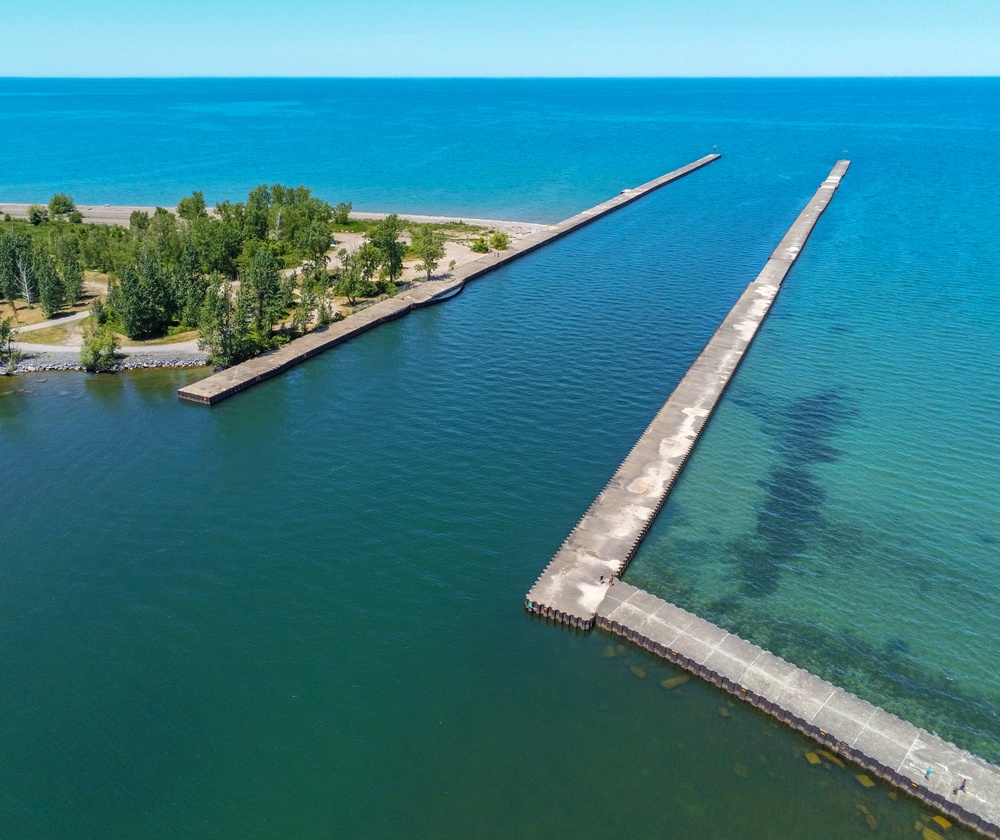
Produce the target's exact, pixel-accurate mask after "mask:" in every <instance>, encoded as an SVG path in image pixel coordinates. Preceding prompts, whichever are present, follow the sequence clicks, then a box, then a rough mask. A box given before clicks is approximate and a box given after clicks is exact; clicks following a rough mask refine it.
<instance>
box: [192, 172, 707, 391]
mask: <svg viewBox="0 0 1000 840" xmlns="http://www.w3.org/2000/svg"><path fill="white" fill-rule="evenodd" d="M720 157H721V155H717V154H711V155H706V156H705V157H703V158H699V159H698V160H696V161H694V162H692V163H689V164H687V165H686V166H682V167H681V168H680V169H675V170H674V171H673V172H668V173H667V174H666V175H661V176H660V177H659V178H655V179H654V180H652V181H648V182H646V183H645V184H642V185H640V186H638V187H634V188H632V189H627V190H622V191H621V192H620V193H619V194H618V195H616V196H615V197H614V198H611V199H608V200H607V201H605V202H602V203H601V204H598V205H597V206H596V207H591V208H590V209H589V210H584V211H583V212H582V213H578V214H577V215H575V216H572V217H571V218H569V219H565V220H564V221H562V222H559V223H558V224H555V225H551V226H550V227H547V228H546V229H545V230H541V231H539V232H538V233H534V234H531V235H529V236H526V237H525V238H524V239H521V240H520V241H518V242H516V243H514V244H513V245H512V246H511V247H510V248H509V249H508V250H506V251H502V252H498V253H497V254H496V255H487V256H484V257H482V258H481V259H478V260H474V261H473V262H470V263H467V264H466V265H464V266H461V267H460V268H457V269H456V270H455V271H454V272H453V273H452V274H450V275H449V276H448V277H446V278H444V279H442V280H430V281H428V282H425V283H421V284H419V285H418V286H416V287H415V288H413V289H409V290H407V291H406V292H403V293H402V294H399V295H397V296H396V297H393V298H389V299H388V300H383V301H380V302H379V303H376V304H373V305H372V306H369V307H368V308H366V309H363V310H361V311H360V312H356V313H354V314H353V315H350V316H349V317H347V318H345V319H344V320H343V321H340V322H338V323H336V324H332V325H330V326H329V327H327V328H326V329H323V330H317V331H316V332H312V333H309V334H308V335H305V336H303V337H302V338H297V339H295V340H294V341H291V342H289V343H288V344H286V345H285V346H284V347H280V348H278V349H277V350H274V351H272V352H270V353H265V354H264V355H262V356H257V357H256V358H254V359H250V360H248V361H246V362H242V363H241V364H238V365H234V366H233V367H231V368H227V369H225V370H221V371H219V372H218V373H215V374H213V375H211V376H209V377H207V378H206V379H202V380H201V381H199V382H195V383H193V384H191V385H187V386H185V387H183V388H181V389H180V390H178V392H177V395H178V396H179V397H180V398H181V399H185V400H191V401H192V402H197V403H202V404H204V405H212V404H214V403H217V402H219V401H221V400H224V399H225V398H226V397H231V396H232V395H233V394H237V393H239V392H240V391H242V390H244V389H246V388H249V387H250V386H251V385H255V384H257V383H258V382H263V381H264V380H265V379H270V378H271V377H272V376H276V375H277V374H279V373H281V372H282V371H284V370H287V369H288V368H290V367H292V366H293V365H297V364H298V363H299V362H302V361H305V360H306V359H309V358H311V357H312V356H315V355H316V354H318V353H322V352H323V351H324V350H328V349H330V348H331V347H335V346H337V345H338V344H342V343H343V342H345V341H347V340H348V339H351V338H353V337H354V336H356V335H360V334H361V333H363V332H367V331H368V330H370V329H372V328H373V327H377V326H378V325H379V324H382V323H385V322H386V321H391V320H394V319H395V318H399V317H401V316H403V315H405V314H406V313H408V312H410V311H411V310H413V309H417V308H419V307H421V306H428V305H429V304H432V303H437V302H438V301H441V300H445V299H447V298H449V297H452V296H454V295H456V294H458V293H459V292H460V291H461V290H462V289H463V288H464V286H465V284H466V283H468V282H469V281H470V280H475V279H476V278H478V277H482V276H483V275H484V274H487V273H489V272H491V271H494V270H496V269H497V268H499V267H500V266H502V265H507V264H508V263H510V262H512V261H513V260H516V259H518V258H519V257H523V256H524V255H525V254H530V253H531V252H532V251H535V250H537V249H539V248H541V247H542V246H543V245H548V244H549V243H550V242H553V241H554V240H556V239H559V238H560V237H563V236H565V235H566V234H568V233H572V232H573V231H575V230H577V229H578V228H581V227H583V226H584V225H587V224H589V223H590V222H593V221H596V220H597V219H600V218H601V217H602V216H606V215H607V214H608V213H611V212H613V211H615V210H617V209H619V208H620V207H624V206H625V205H626V204H631V203H632V202H633V201H636V200H637V199H639V198H642V197H643V196H644V195H648V194H649V193H651V192H653V191H654V190H657V189H659V188H660V187H663V186H666V185H667V184H669V183H671V182H672V181H676V180H677V179H678V178H683V177H684V176H685V175H688V174H690V173H692V172H694V171H695V170H698V169H701V168H702V167H703V166H707V165H708V164H710V163H712V162H713V161H716V160H718V159H719V158H720Z"/></svg>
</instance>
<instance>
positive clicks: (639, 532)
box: [526, 160, 850, 630]
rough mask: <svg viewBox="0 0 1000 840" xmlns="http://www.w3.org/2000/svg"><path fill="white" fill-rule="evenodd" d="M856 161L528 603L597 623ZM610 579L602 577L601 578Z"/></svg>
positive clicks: (750, 294) (585, 625) (818, 197)
mask: <svg viewBox="0 0 1000 840" xmlns="http://www.w3.org/2000/svg"><path fill="white" fill-rule="evenodd" d="M849 165H850V164H849V162H848V161H846V160H842V161H838V162H837V164H836V165H835V166H834V167H833V170H832V171H831V172H830V175H829V176H828V177H827V179H826V180H825V181H824V182H823V183H822V184H821V185H820V187H819V189H818V190H817V191H816V194H815V195H814V196H813V197H812V199H811V200H810V201H809V203H808V204H807V205H806V207H805V209H804V210H803V211H802V212H801V213H800V214H799V216H798V218H797V219H796V220H795V221H794V222H793V223H792V226H791V227H790V228H789V230H788V233H786V234H785V236H784V238H783V239H782V240H781V242H780V243H779V244H778V247H777V248H775V249H774V252H773V253H772V254H771V257H770V259H769V260H768V261H767V264H766V265H765V266H764V269H763V271H761V273H760V274H759V275H758V276H757V279H756V280H754V281H753V282H752V283H751V284H750V285H749V286H747V288H746V290H745V291H744V292H743V294H742V295H741V296H740V298H739V300H737V301H736V305H735V306H734V307H733V308H732V310H731V311H730V312H729V314H728V315H727V316H726V318H725V320H724V321H723V322H722V325H721V326H720V327H719V328H718V329H717V330H716V331H715V334H714V335H713V336H712V338H711V339H710V340H709V342H708V344H707V345H706V346H705V349H704V350H702V351H701V354H700V355H699V356H698V358H697V359H695V361H694V364H692V365H691V367H690V369H689V370H688V372H687V373H686V374H685V375H684V378H683V379H682V380H681V381H680V384H679V385H678V386H677V388H676V389H675V390H674V392H673V394H671V395H670V398H669V399H668V400H667V402H666V403H665V404H664V406H663V408H661V409H660V411H659V412H658V413H657V415H656V417H654V418H653V422H652V423H650V424H649V427H648V428H647V429H646V431H645V432H644V433H643V435H642V437H640V438H639V441H638V443H636V445H635V446H634V447H633V449H632V451H631V452H629V454H628V455H627V456H626V458H625V460H624V461H623V462H622V464H621V466H620V467H619V468H618V470H617V471H616V472H615V474H614V475H613V476H612V477H611V480H610V481H609V482H608V484H607V486H606V487H605V488H604V490H603V491H602V492H601V494H600V495H599V496H598V497H597V498H596V499H595V500H594V503H593V504H592V505H591V506H590V509H589V510H588V511H587V512H586V513H585V514H584V516H583V518H582V519H581V520H580V521H579V523H577V526H576V527H575V528H574V529H573V531H572V532H571V533H570V535H569V537H567V538H566V541H565V542H564V543H563V545H562V547H561V548H560V549H559V551H558V552H557V553H556V555H555V557H553V558H552V561H551V562H550V563H549V565H548V566H546V568H545V570H544V571H543V572H542V574H541V576H540V577H539V578H538V580H537V581H536V583H535V585H534V586H533V587H532V588H531V591H530V592H528V595H527V598H526V605H527V608H528V609H529V610H530V611H531V612H534V613H538V614H540V615H545V616H548V617H550V618H553V619H555V620H557V621H561V622H563V623H565V624H569V625H572V626H574V627H578V628H580V629H583V630H586V629H589V628H590V627H592V626H593V623H594V616H595V615H596V613H597V607H598V605H599V604H600V603H601V600H602V599H603V598H604V595H605V593H606V592H607V588H608V583H607V582H608V581H609V580H610V579H611V577H612V576H620V575H621V573H622V572H623V571H624V570H625V567H626V566H627V565H628V563H629V561H630V560H631V559H632V555H633V554H634V553H635V550H636V548H637V547H638V545H639V543H640V541H641V540H642V538H643V537H644V536H645V535H646V531H647V530H648V529H649V526H650V525H651V524H652V522H653V519H654V518H655V517H656V514H657V513H658V512H659V510H660V508H661V507H662V506H663V502H664V501H665V500H666V498H667V494H668V493H669V492H670V488H671V487H672V486H673V484H674V481H675V480H676V479H677V476H678V475H679V474H680V471H681V469H682V468H683V467H684V464H685V462H686V461H687V458H688V456H689V455H690V454H691V450H692V449H694V445H695V443H696V442H697V441H698V436H699V435H700V434H701V432H702V430H703V429H704V428H705V425H706V423H708V418H709V417H710V416H711V414H712V410H713V409H714V408H715V406H716V403H718V401H719V398H720V397H721V396H722V393H723V391H725V389H726V386H727V385H728V384H729V380H730V378H731V377H732V375H733V374H734V373H735V372H736V368H737V366H738V365H739V363H740V361H741V360H742V358H743V355H744V354H745V353H746V351H747V349H748V348H749V347H750V342H751V341H753V338H754V336H755V335H756V334H757V330H758V328H759V327H760V325H761V324H762V323H763V321H764V318H765V316H766V315H767V313H768V311H769V310H770V308H771V304H772V303H773V301H774V298H775V296H776V295H777V294H778V289H779V288H780V287H781V283H782V281H783V280H784V279H785V275H786V274H788V271H789V269H791V267H792V265H793V264H794V262H795V260H796V259H798V256H799V253H800V252H801V251H802V247H803V245H805V242H806V240H807V239H808V238H809V234H810V233H812V230H813V227H814V226H815V224H816V220H817V219H818V218H819V217H820V215H821V214H822V213H823V211H824V210H825V209H826V208H827V205H829V203H830V200H831V199H832V198H833V194H834V192H835V191H836V189H837V187H838V186H840V179H841V178H842V177H843V175H844V173H845V172H846V171H847V167H848V166H849ZM602 576H603V580H604V582H603V583H602V582H601V578H602Z"/></svg>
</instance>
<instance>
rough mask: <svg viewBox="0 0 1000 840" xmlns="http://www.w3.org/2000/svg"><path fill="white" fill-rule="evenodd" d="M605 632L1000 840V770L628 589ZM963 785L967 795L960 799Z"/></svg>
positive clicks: (618, 591) (614, 601) (609, 599)
mask: <svg viewBox="0 0 1000 840" xmlns="http://www.w3.org/2000/svg"><path fill="white" fill-rule="evenodd" d="M597 625H598V626H599V627H601V628H603V629H605V630H608V631H610V632H611V633H614V634H616V635H618V636H622V637H624V638H626V639H628V640H630V641H632V642H634V643H635V644H637V645H639V646H640V647H642V648H645V649H646V650H648V651H650V652H651V653H653V654H655V655H657V656H659V657H661V658H663V659H665V660H667V661H668V662H672V663H674V664H675V665H679V666H680V667H682V668H685V669H686V670H688V671H690V672H691V673H692V674H695V675H696V676H699V677H701V678H702V679H705V680H707V681H708V682H710V683H712V684H713V685H715V686H718V687H719V688H721V689H723V690H724V691H727V692H729V693H730V694H732V695H734V696H735V697H737V698H739V699H740V700H743V701H744V702H746V703H749V704H751V705H753V706H756V707H757V708H758V709H760V710H761V711H763V712H766V713H767V714H770V715H773V716H774V717H776V718H778V720H780V721H783V722H784V723H787V724H788V725H789V726H791V727H793V728H794V729H797V730H798V731H799V732H802V733H803V734H805V735H807V736H809V737H810V738H812V739H814V740H815V741H818V742H819V743H820V744H822V745H823V746H824V747H826V749H828V750H830V751H832V752H835V753H837V754H839V755H841V756H843V757H844V758H845V759H848V760H849V761H852V762H854V763H855V764H857V765H859V766H860V767H862V768H864V770H865V771H867V772H868V773H869V774H871V775H873V776H877V777H879V778H881V779H884V780H885V781H887V782H889V783H890V784H893V785H896V786H897V787H899V788H902V789H903V790H905V791H906V792H907V793H909V794H911V795H912V796H915V797H917V798H918V799H920V800H922V801H923V802H925V803H927V805H929V806H931V807H932V808H935V809H937V810H939V811H941V813H943V814H944V815H945V816H946V817H947V818H949V819H950V820H952V821H954V822H960V823H962V824H964V825H966V826H968V827H969V828H972V829H975V830H977V831H979V832H980V833H982V834H984V835H986V836H987V837H994V838H1000V768H998V767H995V766H994V765H992V764H989V763H987V762H985V761H983V760H982V759H981V758H978V757H976V756H974V755H972V754H971V753H969V752H966V751H965V750H961V749H959V748H958V747H956V746H955V745H954V744H949V743H948V742H947V741H944V740H942V739H941V738H938V737H937V736H936V735H932V734H931V733H929V732H926V731H925V730H923V729H918V728H917V727H916V726H913V725H912V724H910V723H907V722H906V721H904V720H901V719H900V718H898V717H896V716H895V715H892V714H889V712H886V711H885V710H883V709H880V708H879V707H878V706H873V705H872V704H871V703H868V702H867V701H865V700H862V699H861V698H860V697H856V696H855V695H853V694H849V693H848V692H846V691H844V690H843V689H841V688H837V687H836V686H835V685H832V684H831V683H828V682H826V681H825V680H821V679H820V678H819V677H817V676H814V675H813V674H810V673H809V672H808V671H803V670H802V669H801V668H796V667H795V666H794V665H792V664H791V663H790V662H786V661H785V660H783V659H780V658H779V657H777V656H774V655H773V654H771V653H768V652H767V651H766V650H763V649H762V648H759V647H757V646H756V645H754V644H751V643H750V642H748V641H746V640H744V639H741V638H740V637H738V636H734V635H733V634H732V633H727V632H726V631H725V630H723V629H722V628H720V627H716V626H715V625H714V624H710V623H709V622H707V621H704V620H703V619H701V618H698V617H697V616H696V615H693V614H692V613H689V612H687V611H685V610H682V609H681V608H680V607H676V606H674V605H673V604H669V603H667V602H666V601H663V600H661V599H659V598H657V597H656V596H655V595H651V594H650V593H648V592H644V591H643V590H641V589H637V588H636V587H634V586H631V585H629V584H627V583H625V582H624V581H618V582H617V583H615V585H614V586H612V587H611V588H610V589H609V590H608V592H607V593H606V595H605V597H604V600H603V601H601V603H600V605H599V606H598V608H597ZM928 769H930V770H931V775H930V778H927V777H926V775H925V774H926V772H927V770H928ZM963 779H965V780H967V783H966V786H965V790H964V791H960V792H957V793H953V791H954V790H955V788H957V787H958V785H959V784H960V783H961V782H962V780H963Z"/></svg>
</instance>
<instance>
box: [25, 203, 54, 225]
mask: <svg viewBox="0 0 1000 840" xmlns="http://www.w3.org/2000/svg"><path fill="white" fill-rule="evenodd" d="M48 220H49V211H48V208H46V207H42V205H41V204H32V205H31V206H30V207H29V208H28V223H29V224H31V225H33V226H34V227H38V225H40V224H41V223H42V222H47V221H48Z"/></svg>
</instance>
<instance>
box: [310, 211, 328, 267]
mask: <svg viewBox="0 0 1000 840" xmlns="http://www.w3.org/2000/svg"><path fill="white" fill-rule="evenodd" d="M303 245H304V246H305V251H306V254H307V255H308V258H309V262H311V263H312V265H313V266H314V267H315V268H326V252H327V251H329V250H330V223H329V222H324V221H322V220H321V219H315V220H314V221H313V222H312V223H311V224H310V225H309V228H308V229H307V230H306V232H305V234H304V237H303Z"/></svg>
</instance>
